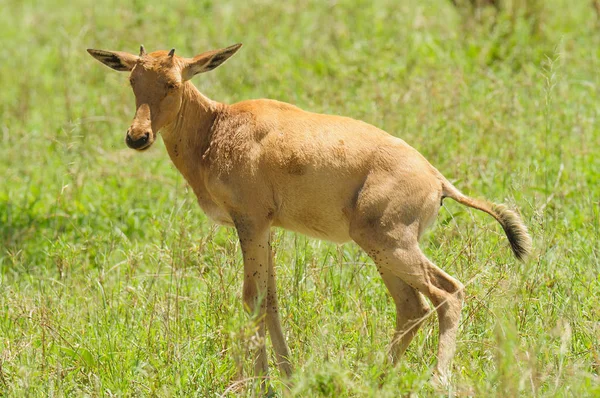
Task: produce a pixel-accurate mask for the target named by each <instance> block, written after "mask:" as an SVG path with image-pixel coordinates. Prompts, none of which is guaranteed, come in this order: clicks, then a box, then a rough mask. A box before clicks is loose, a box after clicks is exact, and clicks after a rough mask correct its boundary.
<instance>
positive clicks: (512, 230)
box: [492, 204, 532, 261]
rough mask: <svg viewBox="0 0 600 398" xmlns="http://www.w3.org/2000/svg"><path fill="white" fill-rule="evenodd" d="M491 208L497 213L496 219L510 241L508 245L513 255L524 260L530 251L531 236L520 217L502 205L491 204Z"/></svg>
mask: <svg viewBox="0 0 600 398" xmlns="http://www.w3.org/2000/svg"><path fill="white" fill-rule="evenodd" d="M492 210H493V212H494V213H496V215H497V218H496V219H497V220H498V222H500V225H502V228H503V229H504V232H505V233H506V237H507V238H508V241H509V242H510V247H511V249H512V251H513V253H515V256H516V257H517V258H518V259H519V260H521V261H524V260H525V258H527V256H528V255H529V253H530V252H531V245H532V244H531V237H530V236H529V233H528V232H527V227H526V226H525V224H523V221H521V218H520V217H519V216H518V215H517V213H515V212H514V211H512V210H509V209H508V208H507V207H506V206H504V205H497V204H494V205H492Z"/></svg>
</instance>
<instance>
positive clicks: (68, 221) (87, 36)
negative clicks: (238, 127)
mask: <svg viewBox="0 0 600 398" xmlns="http://www.w3.org/2000/svg"><path fill="white" fill-rule="evenodd" d="M528 2H530V3H531V4H533V3H536V4H541V2H535V1H533V0H528ZM162 3H163V2H159V1H144V2H142V1H135V2H133V4H134V5H133V6H129V5H128V3H127V2H120V1H114V0H111V1H104V2H98V1H91V0H72V1H68V2H67V1H60V0H59V1H56V0H55V1H48V0H40V1H36V2H30V1H16V0H7V1H4V2H3V3H2V12H1V13H0V33H1V36H2V38H3V39H2V53H3V56H2V61H1V62H0V87H1V90H0V143H1V145H0V175H1V176H2V178H1V179H0V395H5V396H15V397H16V396H45V395H50V396H83V395H88V396H112V395H119V396H151V395H158V396H201V397H205V396H206V397H217V396H220V395H221V394H224V395H225V396H238V395H242V396H244V395H247V396H250V395H252V394H253V392H252V380H248V377H250V376H251V375H252V371H251V366H250V363H249V360H248V358H249V354H248V352H249V350H250V348H251V339H250V337H251V336H252V335H253V330H254V323H253V320H252V319H251V318H250V317H248V316H247V315H246V314H245V313H244V311H243V306H242V302H241V284H242V278H241V275H240V274H241V268H242V264H241V254H240V252H239V248H238V247H237V243H236V235H235V232H234V231H233V230H230V229H227V228H224V227H217V226H214V225H212V224H211V223H210V222H209V221H208V220H207V218H206V217H205V216H204V215H203V214H202V212H201V211H200V209H199V208H198V206H197V204H196V203H195V198H194V197H193V194H192V192H191V191H190V190H189V189H188V188H187V186H186V184H185V182H184V180H183V178H182V177H181V176H179V175H178V173H177V171H176V170H175V168H174V166H172V165H171V163H170V161H169V159H168V156H167V154H166V151H165V150H164V147H163V145H162V143H160V142H159V143H158V144H157V145H155V147H154V148H153V149H152V150H150V151H149V152H147V153H144V154H137V153H134V152H133V151H131V150H128V149H127V148H126V147H125V145H124V135H125V130H126V129H127V127H128V126H129V123H130V120H131V118H132V116H133V113H134V99H133V94H132V92H131V89H130V88H129V87H128V84H127V79H126V75H124V74H119V73H117V72H113V71H110V70H109V69H107V68H105V67H103V66H102V65H100V64H99V63H97V62H96V61H94V60H93V59H92V58H91V57H90V56H89V55H88V54H87V53H86V52H85V49H86V48H88V47H92V48H101V49H112V50H126V51H131V52H136V51H137V48H138V47H139V45H140V44H141V43H143V44H144V45H145V46H146V48H147V49H148V50H149V51H152V50H155V49H169V48H171V47H175V48H176V49H177V50H176V51H177V53H178V54H180V55H186V56H192V55H194V54H196V53H199V52H202V51H205V50H208V49H213V48H218V47H225V46H227V45H231V44H233V43H236V42H243V43H244V47H243V48H242V50H241V51H240V52H239V53H238V54H236V56H235V57H234V58H232V59H231V60H230V61H229V62H228V63H227V64H226V65H224V66H223V67H221V68H219V69H217V70H215V71H214V72H211V73H210V74H206V75H202V76H200V77H198V78H196V79H195V83H196V85H197V86H198V88H199V89H200V90H201V91H202V92H204V93H205V94H206V95H208V96H209V97H211V98H213V99H215V100H219V101H222V102H227V103H233V102H236V101H240V100H243V99H249V98H260V97H269V98H275V99H279V100H283V101H288V102H291V103H294V104H296V105H299V106H301V107H303V108H305V109H308V110H312V111H317V112H324V113H335V114H343V115H347V116H351V117H354V118H357V119H362V120H365V121H367V122H369V123H372V124H375V125H377V126H378V127H381V128H383V129H385V130H386V131H388V132H390V133H392V134H394V135H397V136H399V137H401V138H403V139H404V140H406V141H407V142H408V143H410V144H411V145H413V146H414V147H415V148H417V149H418V150H419V151H420V152H421V153H423V154H424V155H425V156H426V157H427V158H428V159H429V160H430V161H431V162H432V163H433V164H434V165H435V166H436V167H437V168H438V169H439V170H440V171H441V172H442V173H443V174H444V175H445V176H446V177H448V178H449V179H451V180H452V181H454V182H455V184H456V185H457V186H458V187H459V188H460V189H461V190H463V191H464V192H465V193H467V194H469V195H472V196H476V197H485V198H487V199H489V200H493V201H495V202H505V203H508V204H509V205H510V206H512V207H516V208H518V209H520V212H521V214H522V215H523V217H524V220H525V222H526V223H527V225H528V226H529V228H530V231H531V233H532V236H533V238H534V246H535V249H534V254H533V255H532V257H531V259H530V261H529V262H527V263H526V264H520V263H518V262H517V261H516V260H514V258H513V257H512V255H511V253H510V249H509V248H508V243H507V240H506V238H505V237H504V235H503V233H502V231H501V229H500V227H499V226H498V225H497V224H496V223H495V222H494V221H493V220H492V219H491V218H490V217H487V216H486V215H484V214H481V213H479V212H475V211H470V210H466V208H464V207H461V206H460V205H457V204H456V203H453V202H451V201H446V203H445V205H444V208H443V209H442V210H441V212H440V216H439V218H438V222H437V223H436V226H435V227H434V228H433V229H432V231H431V232H429V233H428V234H427V235H426V236H425V238H424V239H423V247H424V248H425V251H426V253H427V254H428V255H429V256H430V258H432V260H433V261H435V262H436V263H437V264H438V265H440V266H441V267H442V268H444V269H445V270H446V271H447V272H449V273H450V274H452V275H454V276H456V277H457V278H459V279H460V280H461V281H463V283H465V284H467V291H466V293H467V299H466V304H465V308H464V312H463V316H462V320H461V326H460V329H459V340H458V350H457V355H456V358H455V361H454V364H453V391H451V392H449V393H456V394H459V395H475V396H483V397H485V396H499V397H508V396H548V397H550V396H577V397H579V396H594V395H598V394H600V375H599V372H600V344H599V343H598V342H599V341H600V324H599V319H600V306H599V305H598V304H599V298H600V243H599V242H600V188H599V187H600V129H599V126H600V101H599V100H598V98H599V97H600V96H599V95H600V62H599V59H600V27H599V26H598V23H597V21H596V18H595V14H594V13H593V10H592V9H591V7H590V6H589V4H588V3H589V2H587V1H578V2H572V1H567V0H556V1H548V2H544V3H543V6H542V7H541V8H539V9H536V11H535V15H534V16H535V18H534V19H532V17H531V16H528V14H527V13H526V12H525V11H523V10H524V9H523V8H520V9H519V8H517V7H516V5H518V4H523V3H527V1H525V0H520V1H517V0H513V1H512V3H511V4H513V5H514V7H512V8H509V9H508V10H506V11H503V12H502V13H501V14H500V15H499V16H498V17H497V18H496V20H495V22H494V21H493V20H492V19H493V16H492V15H491V11H489V10H488V11H485V12H484V13H483V16H482V17H481V20H480V21H476V20H475V19H472V18H471V17H469V16H468V14H464V15H463V16H461V14H459V13H458V12H456V10H455V9H454V8H453V7H452V6H450V2H449V1H445V0H422V1H421V0H407V1H401V2H399V1H395V0H377V1H371V0H369V1H366V0H358V1H356V0H340V1H335V2H334V1H317V0H310V1H302V2H285V1H274V0H262V1H260V2H258V4H249V3H248V2H244V1H236V2H213V1H210V0H203V1H194V2H192V1H182V0H179V1H174V2H171V4H170V5H169V6H167V5H163V4H162ZM274 247H275V249H276V251H277V254H276V261H277V264H278V267H277V276H278V288H279V292H280V295H281V300H280V301H281V307H282V309H281V315H282V323H283V327H284V330H285V332H286V336H287V339H288V342H289V345H290V348H291V352H292V361H293V363H294V364H295V366H296V373H295V375H294V377H293V381H294V387H293V389H292V393H293V394H295V395H297V396H306V397H314V396H335V397H344V396H352V397H355V396H377V397H380V396H390V397H395V396H399V395H409V394H417V395H418V396H429V395H436V394H438V393H440V392H439V391H436V390H434V389H433V387H432V386H431V385H430V383H429V376H430V370H431V368H432V366H433V364H434V362H435V352H436V341H437V325H436V321H435V317H432V318H431V319H430V320H428V321H427V322H426V324H425V326H424V328H423V329H422V331H420V332H419V334H418V336H417V337H416V338H415V341H414V342H413V343H412V345H411V346H410V347H409V350H408V352H407V355H406V357H405V359H404V361H403V363H402V365H401V366H400V367H399V368H397V369H390V368H388V367H386V365H385V364H384V362H385V352H386V349H387V345H388V343H389V340H390V338H391V336H392V333H393V325H394V308H393V303H392V302H391V300H390V299H389V297H388V295H387V292H386V290H385V287H384V285H383V283H382V281H381V280H380V279H379V278H378V275H377V272H376V271H375V269H374V268H375V267H374V266H373V264H372V262H371V261H370V260H369V259H368V258H367V256H366V255H365V254H364V253H362V252H361V251H360V250H359V249H358V248H357V247H356V246H355V245H353V244H347V245H344V246H335V245H332V244H329V243H326V242H321V241H317V240H312V239H307V238H305V237H303V236H300V235H295V234H293V233H289V232H283V231H277V232H276V235H275V243H274ZM271 354H272V352H271ZM272 368H273V366H272ZM272 385H273V387H274V388H275V390H276V391H283V381H282V380H281V378H280V375H279V373H278V371H277V370H273V372H272Z"/></svg>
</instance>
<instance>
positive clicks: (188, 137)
mask: <svg viewBox="0 0 600 398" xmlns="http://www.w3.org/2000/svg"><path fill="white" fill-rule="evenodd" d="M184 84H185V85H184V88H183V98H182V102H181V107H180V108H179V113H178V114H177V116H176V118H175V120H174V121H173V122H172V123H171V124H169V125H167V126H165V127H164V128H163V129H162V132H161V135H162V137H163V141H164V143H165V146H166V148H167V152H168V153H169V156H170V157H171V160H172V161H173V163H174V164H175V167H177V169H178V170H179V171H180V172H181V174H183V176H184V177H185V179H186V180H187V181H188V183H189V184H190V185H191V186H192V188H195V186H196V185H197V184H198V182H199V181H197V179H198V178H201V177H202V176H201V174H202V155H203V154H204V153H205V152H206V150H207V149H208V147H209V145H210V139H211V133H212V127H213V124H214V122H215V120H216V119H217V116H218V114H219V113H220V112H221V111H222V109H223V108H224V107H225V105H224V104H220V103H218V102H215V101H212V100H210V99H209V98H207V97H205V96H204V95H202V94H201V93H200V92H199V91H198V89H197V88H196V87H195V86H194V85H193V84H192V83H191V82H189V81H188V82H186V83H184Z"/></svg>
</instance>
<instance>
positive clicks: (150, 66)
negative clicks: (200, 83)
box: [87, 44, 242, 151]
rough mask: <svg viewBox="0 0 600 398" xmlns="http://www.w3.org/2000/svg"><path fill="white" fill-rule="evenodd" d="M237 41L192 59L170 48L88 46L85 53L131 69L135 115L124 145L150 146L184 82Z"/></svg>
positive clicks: (174, 109)
mask: <svg viewBox="0 0 600 398" xmlns="http://www.w3.org/2000/svg"><path fill="white" fill-rule="evenodd" d="M241 46H242V45H241V44H236V45H233V46H231V47H227V48H224V49H220V50H213V51H208V52H205V53H202V54H200V55H197V56H195V57H193V58H183V57H179V56H177V55H175V49H172V50H171V51H168V52H167V51H156V52H152V53H149V54H147V53H146V51H145V50H144V46H141V47H140V54H139V55H134V54H129V53H126V52H121V51H104V50H93V49H88V50H87V51H88V53H90V55H91V56H92V57H94V58H96V59H97V60H98V61H100V62H102V63H103V64H104V65H106V66H108V67H110V68H112V69H114V70H118V71H122V72H130V74H129V82H130V83H131V88H132V89H133V93H134V94H135V106H136V111H135V116H134V118H133V122H132V123H131V126H130V127H129V129H128V130H127V135H126V137H125V142H126V143H127V146H128V147H130V148H133V149H137V150H138V151H143V150H145V149H148V148H150V146H151V145H152V144H153V143H154V140H155V139H156V134H157V133H158V132H159V131H160V129H161V128H163V127H164V126H166V125H168V124H170V123H172V122H174V121H175V118H176V117H177V114H178V112H179V109H180V107H181V103H182V93H183V86H184V83H185V82H186V81H187V80H189V79H191V78H192V77H193V76H194V75H196V74H198V73H203V72H208V71H210V70H213V69H214V68H216V67H217V66H219V65H221V64H222V63H223V62H225V61H226V60H227V59H228V58H229V57H231V56H232V55H233V54H235V52H236V51H237V50H238V49H239V48H240V47H241Z"/></svg>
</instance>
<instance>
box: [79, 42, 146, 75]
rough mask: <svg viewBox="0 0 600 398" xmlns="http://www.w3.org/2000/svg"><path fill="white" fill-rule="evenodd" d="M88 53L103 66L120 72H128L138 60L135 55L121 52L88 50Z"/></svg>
mask: <svg viewBox="0 0 600 398" xmlns="http://www.w3.org/2000/svg"><path fill="white" fill-rule="evenodd" d="M87 52H88V53H90V55H91V56H92V57H94V58H96V59H97V60H98V61H100V62H102V63H103V64H104V65H106V66H108V67H109V68H112V69H114V70H118V71H121V72H126V71H130V70H132V69H133V67H134V66H135V63H136V62H137V60H138V59H139V57H138V56H137V55H133V54H129V53H125V52H121V51H104V50H93V49H91V48H88V50H87Z"/></svg>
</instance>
